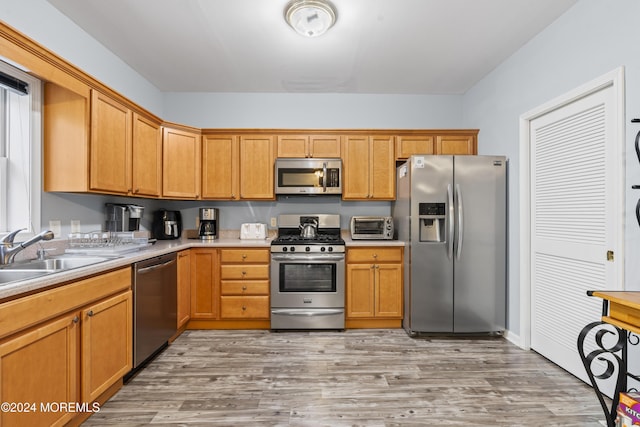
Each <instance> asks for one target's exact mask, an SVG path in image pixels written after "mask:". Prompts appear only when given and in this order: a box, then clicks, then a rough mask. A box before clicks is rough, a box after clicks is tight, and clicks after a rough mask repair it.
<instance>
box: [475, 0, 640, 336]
mask: <svg viewBox="0 0 640 427" xmlns="http://www.w3.org/2000/svg"><path fill="white" fill-rule="evenodd" d="M639 16H640V2H638V1H637V0H614V1H611V0H580V1H579V2H578V3H577V4H576V5H575V6H574V7H573V8H571V9H570V10H569V11H568V12H567V13H565V14H564V15H563V16H561V17H560V18H559V19H558V20H557V21H556V22H554V23H553V24H552V25H550V26H549V27H548V28H547V29H545V30H544V31H543V32H542V33H540V34H539V35H538V36H536V37H535V38H534V39H533V40H531V41H530V42H529V43H528V44H527V45H525V46H524V47H522V48H521V49H520V50H519V51H518V52H516V53H515V54H514V55H513V56H512V57H511V58H509V59H508V60H507V61H505V62H504V63H502V64H501V65H500V66H499V67H498V68H497V69H495V70H494V71H493V72H492V73H491V74H489V75H488V76H486V77H485V78H484V79H483V80H482V81H480V82H479V83H477V84H476V85H475V86H474V87H473V88H472V89H471V90H469V91H468V92H467V93H466V94H465V95H464V99H463V124H464V126H467V127H477V128H480V129H481V135H482V139H481V143H480V144H479V151H480V154H493V153H497V152H500V153H503V154H506V155H507V156H508V157H509V158H510V160H511V162H510V175H509V179H510V181H509V185H510V204H509V215H510V238H509V245H510V251H509V257H510V262H509V270H510V271H509V322H508V323H509V329H510V330H512V331H514V332H515V333H516V334H517V333H518V331H519V330H520V319H519V316H520V313H519V298H520V293H519V274H520V256H519V244H520V234H519V226H520V221H519V215H520V212H519V203H520V200H519V197H518V186H519V173H520V168H519V164H518V162H519V160H520V153H519V147H518V144H519V127H518V126H519V117H520V115H521V114H523V113H526V112H527V111H529V110H531V109H533V108H535V107H537V106H539V105H542V104H544V103H546V102H547V101H550V100H551V99H553V98H556V97H558V96H560V95H562V94H563V93H566V92H569V91H570V90H572V89H575V88H577V87H578V86H581V85H583V84H585V83H587V82H589V81H591V80H593V79H595V78H597V77H600V76H601V75H604V74H605V73H607V72H609V71H612V70H614V69H616V68H618V67H620V66H624V67H625V75H626V117H625V123H626V152H627V157H626V165H621V167H626V180H627V185H626V188H627V190H626V196H627V200H626V207H625V222H626V232H625V252H626V254H625V261H626V262H625V276H626V287H627V288H628V289H640V283H639V281H638V280H637V277H639V276H638V275H639V274H640V263H638V262H636V260H637V259H638V256H639V255H640V245H639V244H638V243H639V239H640V230H639V228H638V224H637V221H636V219H635V214H634V209H635V203H636V201H637V200H638V196H640V193H638V191H635V192H634V191H633V190H630V187H631V184H632V183H640V166H639V164H638V160H637V159H636V156H635V154H634V148H633V141H634V138H635V134H636V132H638V131H639V130H640V125H637V124H635V125H634V124H630V120H631V119H632V118H634V117H640V92H639V85H640V56H638V44H637V43H638V41H639V40H640V38H639V34H640V33H639V32H638V24H637V19H638V17H639Z"/></svg>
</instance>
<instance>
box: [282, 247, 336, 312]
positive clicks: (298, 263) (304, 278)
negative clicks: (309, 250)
mask: <svg viewBox="0 0 640 427" xmlns="http://www.w3.org/2000/svg"><path fill="white" fill-rule="evenodd" d="M344 273H345V271H344V254H280V253H278V254H272V255H271V307H272V308H302V309H307V308H342V309H344Z"/></svg>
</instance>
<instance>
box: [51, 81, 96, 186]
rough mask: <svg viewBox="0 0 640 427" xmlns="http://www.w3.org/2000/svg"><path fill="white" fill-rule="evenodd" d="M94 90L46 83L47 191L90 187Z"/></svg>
mask: <svg viewBox="0 0 640 427" xmlns="http://www.w3.org/2000/svg"><path fill="white" fill-rule="evenodd" d="M90 111H91V92H90V90H89V88H88V87H87V88H86V91H85V92H84V93H77V92H74V91H71V90H69V89H66V88H64V87H62V86H58V85H55V84H53V83H46V84H45V85H44V108H43V116H44V123H43V133H44V135H43V136H44V144H43V156H42V157H43V158H42V162H43V168H44V191H71V192H76V191H77V192H86V191H89V126H90Z"/></svg>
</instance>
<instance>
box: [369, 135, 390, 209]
mask: <svg viewBox="0 0 640 427" xmlns="http://www.w3.org/2000/svg"><path fill="white" fill-rule="evenodd" d="M393 143H394V139H393V137H372V138H371V152H370V155H371V160H370V164H371V166H370V168H371V169H370V170H371V172H370V173H371V178H370V179H371V184H370V186H369V188H370V194H369V197H370V198H371V199H377V200H393V199H395V196H396V160H395V156H394V152H395V149H394V146H393Z"/></svg>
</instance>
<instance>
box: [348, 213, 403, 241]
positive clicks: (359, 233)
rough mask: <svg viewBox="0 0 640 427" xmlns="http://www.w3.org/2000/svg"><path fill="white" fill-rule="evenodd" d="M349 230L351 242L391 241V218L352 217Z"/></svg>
mask: <svg viewBox="0 0 640 427" xmlns="http://www.w3.org/2000/svg"><path fill="white" fill-rule="evenodd" d="M350 229H351V238H352V239H353V240H392V239H393V233H394V228H393V218H392V217H390V216H352V217H351V224H350Z"/></svg>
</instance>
